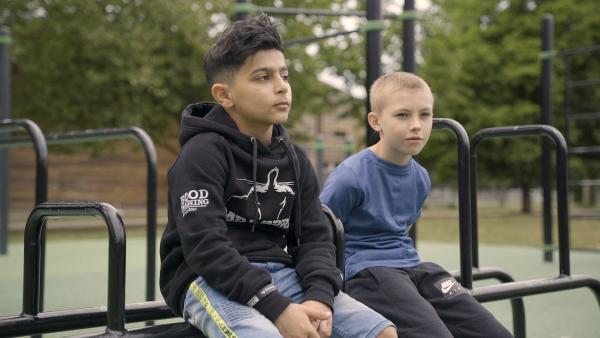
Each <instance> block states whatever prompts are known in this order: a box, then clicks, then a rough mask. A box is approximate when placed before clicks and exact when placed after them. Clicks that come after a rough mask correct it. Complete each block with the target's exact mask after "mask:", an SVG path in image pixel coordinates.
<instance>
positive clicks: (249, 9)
mask: <svg viewBox="0 0 600 338" xmlns="http://www.w3.org/2000/svg"><path fill="white" fill-rule="evenodd" d="M231 11H232V12H233V14H251V15H254V14H255V13H256V12H258V7H257V6H256V5H254V4H249V3H239V2H238V3H234V4H233V6H231Z"/></svg>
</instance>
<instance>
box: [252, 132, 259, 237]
mask: <svg viewBox="0 0 600 338" xmlns="http://www.w3.org/2000/svg"><path fill="white" fill-rule="evenodd" d="M250 142H252V190H254V217H253V218H252V232H254V228H255V227H256V217H257V216H258V208H259V206H260V202H259V201H258V193H257V192H256V172H257V161H258V144H257V142H256V138H254V137H251V138H250Z"/></svg>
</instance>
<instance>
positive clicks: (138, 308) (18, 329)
mask: <svg viewBox="0 0 600 338" xmlns="http://www.w3.org/2000/svg"><path fill="white" fill-rule="evenodd" d="M106 311H107V310H106V307H105V306H101V307H92V308H84V309H72V310H61V311H50V312H42V313H39V314H38V315H37V316H28V315H17V316H7V317H0V337H12V336H24V335H33V334H41V333H51V332H59V331H69V330H78V329H86V328H93V327H100V326H105V325H106V324H107V322H106V318H107V317H106V316H107V313H106ZM173 317H175V315H174V314H173V312H171V310H170V309H169V307H167V305H166V304H165V302H164V301H153V302H143V303H133V304H127V305H126V306H125V321H126V322H127V323H133V322H142V321H147V320H158V319H167V318H173Z"/></svg>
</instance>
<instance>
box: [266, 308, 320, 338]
mask: <svg viewBox="0 0 600 338" xmlns="http://www.w3.org/2000/svg"><path fill="white" fill-rule="evenodd" d="M327 318H331V311H329V309H328V310H327V312H323V311H322V310H317V309H315V308H313V307H311V306H307V305H304V304H294V303H292V304H290V305H288V306H287V307H286V308H285V310H283V312H282V313H281V314H280V315H279V317H278V318H277V320H275V326H276V327H277V329H278V330H279V333H281V335H282V336H283V337H285V338H321V336H320V335H319V333H317V328H316V327H314V326H313V324H312V322H313V321H317V322H321V321H323V320H327ZM317 327H318V325H317Z"/></svg>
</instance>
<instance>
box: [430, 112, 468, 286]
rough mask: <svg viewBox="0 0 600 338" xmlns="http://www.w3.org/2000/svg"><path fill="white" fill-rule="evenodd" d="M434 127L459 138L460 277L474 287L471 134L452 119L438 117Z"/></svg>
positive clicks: (466, 284)
mask: <svg viewBox="0 0 600 338" xmlns="http://www.w3.org/2000/svg"><path fill="white" fill-rule="evenodd" d="M433 129H434V130H440V129H445V130H448V131H450V132H452V134H454V136H456V139H457V142H458V143H457V147H458V220H459V242H460V277H461V281H460V282H461V284H462V285H463V286H464V287H465V288H468V289H472V288H473V270H472V265H473V256H472V255H473V249H472V248H473V246H472V243H473V242H472V238H471V220H470V216H471V215H470V212H469V208H470V207H471V205H470V203H469V202H470V197H469V194H470V193H469V155H470V150H469V149H470V142H469V135H468V134H467V131H466V130H465V128H464V127H463V126H462V125H461V124H460V123H458V122H456V121H455V120H452V119H446V118H436V119H434V120H433Z"/></svg>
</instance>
